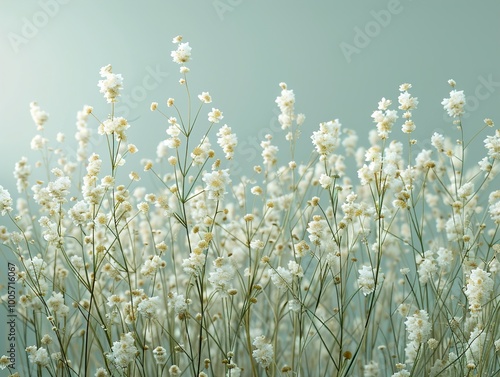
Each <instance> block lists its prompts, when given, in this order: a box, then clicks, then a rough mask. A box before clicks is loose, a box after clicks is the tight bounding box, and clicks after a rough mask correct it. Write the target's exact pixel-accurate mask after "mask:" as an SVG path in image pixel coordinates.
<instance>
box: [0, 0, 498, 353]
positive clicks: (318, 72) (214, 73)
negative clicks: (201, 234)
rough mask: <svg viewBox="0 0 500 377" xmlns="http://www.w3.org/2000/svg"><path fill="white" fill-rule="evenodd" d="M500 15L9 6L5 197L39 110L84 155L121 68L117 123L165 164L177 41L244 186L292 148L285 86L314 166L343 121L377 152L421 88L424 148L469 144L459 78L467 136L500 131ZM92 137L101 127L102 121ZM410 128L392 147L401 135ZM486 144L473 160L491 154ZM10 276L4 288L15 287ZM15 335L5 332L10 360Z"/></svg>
mask: <svg viewBox="0 0 500 377" xmlns="http://www.w3.org/2000/svg"><path fill="white" fill-rule="evenodd" d="M499 16H500V2H498V1H497V0H483V1H475V2H473V1H466V0H439V1H435V0H432V1H431V0H422V1H417V0H413V1H411V0H400V1H397V0H389V1H387V0H370V1H366V0H364V1H360V0H352V1H331V0H330V1H326V0H322V1H305V0H304V1H301V0H293V1H290V0H275V1H269V0H267V1H265V0H220V1H211V0H209V1H200V0H198V1H195V0H183V1H166V0H163V1H159V0H154V1H141V2H139V1H116V0H107V1H97V0H87V1H82V0H40V1H19V0H0V153H1V154H0V156H1V164H0V185H2V186H4V187H6V188H8V189H9V190H10V191H11V193H12V194H13V196H16V194H15V181H14V179H13V176H12V171H13V167H14V164H15V162H16V161H18V160H19V159H20V157H21V156H23V155H25V156H27V157H29V159H30V161H31V163H32V164H33V163H34V161H36V159H37V158H38V157H39V156H38V155H37V154H34V153H33V152H32V151H30V149H29V144H30V140H31V138H32V137H33V136H34V135H35V133H36V128H35V126H34V124H33V122H32V120H31V117H30V113H29V103H30V102H31V101H38V102H39V104H40V106H41V107H42V108H43V109H44V110H45V111H47V112H48V113H49V114H50V119H49V122H48V123H47V124H46V133H45V135H46V137H48V138H49V139H51V140H52V141H54V139H55V135H56V133H57V132H59V131H61V132H64V133H65V134H66V137H67V140H68V143H69V145H70V147H71V146H73V148H76V142H75V141H74V138H73V135H74V133H75V130H76V128H75V120H76V112H77V111H78V110H80V109H81V108H82V106H83V105H84V104H88V105H92V106H94V109H95V113H96V114H97V115H98V116H99V117H100V118H101V119H104V118H105V117H106V115H107V113H108V112H109V107H108V105H107V104H106V103H105V100H104V99H103V97H102V95H101V94H100V93H99V90H98V87H97V82H98V80H99V79H100V77H99V69H100V67H102V66H104V65H106V64H109V63H111V64H112V65H113V68H114V72H116V73H121V74H122V75H123V76H124V79H125V81H124V90H123V95H124V96H128V97H129V98H130V100H129V101H128V104H125V105H121V107H120V111H119V112H118V115H124V116H127V117H128V118H129V120H130V123H131V124H132V127H131V128H130V130H129V132H128V135H129V139H130V142H133V143H135V144H136V145H137V146H138V148H139V153H140V158H142V157H150V158H154V157H155V151H156V145H157V143H158V142H159V141H160V140H162V139H163V138H164V137H165V129H166V126H165V122H164V121H163V119H162V118H161V117H160V116H159V115H158V114H156V113H151V112H150V110H149V105H150V103H151V102H152V101H157V102H159V103H160V104H161V106H163V107H164V108H165V101H166V99H167V98H168V97H174V98H176V100H177V101H178V102H179V103H182V102H183V100H184V92H183V88H181V87H180V86H179V84H178V79H179V77H180V74H179V72H178V66H177V64H175V63H173V62H172V61H171V57H170V51H171V50H172V49H175V45H173V44H172V43H171V40H172V38H173V37H174V36H176V35H178V34H181V35H183V36H184V41H189V43H190V45H191V47H192V48H193V51H192V61H191V62H190V63H189V67H190V68H191V73H189V80H190V88H191V91H192V93H193V94H194V95H196V94H198V93H200V92H201V91H209V92H210V93H211V95H212V97H213V100H214V102H213V104H212V105H213V106H214V107H219V108H220V109H221V110H222V111H223V112H224V120H223V123H227V124H228V125H230V126H231V127H232V128H233V130H234V131H235V132H237V134H238V138H239V143H240V145H239V148H238V150H237V152H236V164H235V166H234V167H233V172H234V173H236V174H244V171H248V170H245V169H250V168H251V167H252V166H253V165H256V164H259V163H260V161H261V159H260V148H259V147H258V144H259V142H260V140H261V139H262V138H263V137H264V135H265V134H266V133H271V134H273V135H275V138H274V140H275V142H276V143H277V144H278V145H280V146H281V147H282V149H286V148H285V145H286V144H285V143H284V140H283V137H282V136H281V134H279V131H278V129H279V125H278V122H277V110H276V105H275V103H274V100H275V98H276V96H278V95H279V93H280V88H279V87H278V83H279V82H281V81H284V82H286V83H287V84H288V86H289V88H291V89H293V90H294V92H295V94H296V101H297V102H296V111H297V112H303V113H305V115H306V122H305V124H304V126H303V136H302V141H301V144H300V147H299V151H300V153H299V156H298V159H304V160H305V159H308V155H309V153H310V151H311V150H312V145H311V144H310V139H309V135H310V134H311V133H312V132H313V131H314V130H316V129H317V127H318V123H319V122H322V121H327V120H330V119H334V118H339V119H340V121H341V123H342V125H343V126H344V127H348V128H352V129H355V130H357V131H358V132H359V134H360V142H361V143H362V144H366V141H365V139H364V136H365V135H366V134H367V133H368V131H369V130H370V129H372V128H373V127H374V125H373V123H372V119H371V118H370V115H371V113H372V111H373V110H375V109H376V108H377V102H378V101H379V100H380V98H381V97H386V98H390V99H392V100H393V102H394V103H397V96H398V93H399V92H398V86H399V84H401V83H403V82H410V83H412V84H413V89H412V90H411V93H412V94H414V95H415V96H417V97H419V101H420V103H419V106H418V107H419V108H418V110H417V111H415V112H414V120H415V123H416V126H417V131H416V132H415V135H414V137H415V138H417V139H418V140H419V144H418V145H417V149H418V148H429V146H430V136H431V135H432V133H433V132H435V131H438V132H446V133H449V134H450V135H452V136H453V137H458V134H457V133H456V131H455V130H454V127H453V126H452V125H451V123H450V120H449V119H448V118H447V117H446V116H445V113H444V110H443V109H442V106H441V105H440V102H441V101H442V99H443V98H444V97H446V96H447V95H448V92H449V91H450V87H449V86H448V84H447V80H448V79H450V78H454V79H455V80H456V81H457V83H458V89H459V90H461V89H463V90H465V93H466V95H468V107H467V108H468V110H469V111H468V113H467V114H466V116H465V118H464V124H465V133H466V135H468V136H472V135H473V134H475V132H476V131H477V130H478V129H479V128H481V127H482V124H483V123H482V121H483V119H484V118H485V117H490V118H492V119H493V120H495V118H496V117H497V115H498V113H499V112H498V109H499V103H500V101H499V99H500V64H499V57H500V49H499V47H500V46H499V44H500V22H499ZM30 25H31V26H30ZM346 51H348V52H351V53H348V52H346ZM151 71H154V72H156V74H154V75H153V74H152V73H151ZM154 77H156V78H155V79H154V80H151V78H154ZM146 87H147V88H146ZM195 99H196V97H195ZM210 108H211V106H210ZM210 108H209V107H207V108H206V109H207V112H208V111H209V109H210ZM120 112H121V113H120ZM205 116H206V115H204V116H203V118H204V117H205ZM497 122H500V119H497ZM401 123H402V122H398V124H401ZM204 124H205V123H203V122H202V123H200V127H204ZM89 125H90V126H91V127H93V128H97V122H94V121H93V120H90V121H89ZM399 128H400V127H399V126H398V127H395V129H394V130H393V134H392V135H393V137H402V136H401V135H400V131H399ZM200 132H202V130H200ZM398 135H400V136H398ZM483 136H485V134H483V135H481V137H480V138H478V141H477V148H475V147H474V153H473V154H472V156H473V160H474V162H475V161H479V160H480V159H481V158H482V157H483V156H484V154H485V153H484V152H483V150H482V149H481V148H482V147H481V144H482V140H483V139H484V137H483ZM405 138H406V137H405ZM403 140H404V139H403ZM212 143H213V144H215V138H214V137H213V138H212ZM96 147H99V146H98V145H97V146H96ZM140 158H137V159H136V161H135V162H134V161H133V158H131V162H132V164H134V163H137V162H138V160H139V159H140ZM282 162H283V163H286V160H282ZM132 166H133V165H132ZM353 175H355V173H354V174H353ZM2 266H3V263H2V265H1V266H0V268H3V269H4V270H5V271H3V270H0V285H1V284H5V283H6V281H5V280H6V279H5V274H6V267H5V268H4V267H2ZM1 293H2V294H4V293H5V290H4V289H3V288H2V292H1ZM1 310H3V309H1ZM0 315H3V312H0ZM3 330H4V326H3V325H2V324H0V353H3V352H4V351H3V339H5V338H6V337H5V335H4V334H3V333H2V331H3Z"/></svg>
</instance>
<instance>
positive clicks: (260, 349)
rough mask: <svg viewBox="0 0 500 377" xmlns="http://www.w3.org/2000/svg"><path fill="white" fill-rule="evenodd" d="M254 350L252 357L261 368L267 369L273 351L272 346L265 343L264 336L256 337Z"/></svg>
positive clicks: (272, 356) (271, 360) (271, 359)
mask: <svg viewBox="0 0 500 377" xmlns="http://www.w3.org/2000/svg"><path fill="white" fill-rule="evenodd" d="M252 344H253V345H254V346H255V349H254V350H253V352H252V356H253V358H254V359H255V361H257V362H258V363H259V364H260V365H261V366H262V367H264V368H267V367H268V366H269V365H271V363H272V362H273V358H274V349H273V345H272V344H269V343H267V342H266V337H265V336H264V335H261V336H257V337H256V338H255V339H254V341H253V343H252Z"/></svg>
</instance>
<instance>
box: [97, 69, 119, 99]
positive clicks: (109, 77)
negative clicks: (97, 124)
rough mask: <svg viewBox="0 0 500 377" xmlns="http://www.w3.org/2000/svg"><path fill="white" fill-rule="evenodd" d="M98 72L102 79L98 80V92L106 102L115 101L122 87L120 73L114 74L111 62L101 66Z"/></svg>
mask: <svg viewBox="0 0 500 377" xmlns="http://www.w3.org/2000/svg"><path fill="white" fill-rule="evenodd" d="M99 74H100V75H101V77H102V78H103V80H99V83H98V84H97V86H99V88H100V90H99V92H100V93H102V94H104V98H106V101H107V102H108V103H113V102H117V97H119V96H120V90H121V89H122V87H123V86H122V84H123V77H122V75H120V74H114V73H113V69H112V67H111V64H108V65H107V66H105V67H102V68H101V70H100V71H99Z"/></svg>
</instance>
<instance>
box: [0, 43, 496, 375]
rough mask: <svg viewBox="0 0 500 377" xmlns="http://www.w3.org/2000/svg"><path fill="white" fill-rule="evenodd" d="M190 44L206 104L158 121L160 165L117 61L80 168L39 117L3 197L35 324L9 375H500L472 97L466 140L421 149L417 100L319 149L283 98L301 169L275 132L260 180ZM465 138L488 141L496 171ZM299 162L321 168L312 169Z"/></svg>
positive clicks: (485, 196)
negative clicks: (139, 136)
mask: <svg viewBox="0 0 500 377" xmlns="http://www.w3.org/2000/svg"><path fill="white" fill-rule="evenodd" d="M173 43H174V44H175V45H176V49H175V50H174V51H172V53H171V56H172V59H173V62H174V63H177V64H179V66H180V76H181V78H180V80H179V83H180V85H182V86H183V87H184V88H185V90H186V97H185V98H178V99H173V98H168V99H167V98H165V99H162V101H161V103H156V102H154V103H152V104H151V111H154V112H156V113H157V114H158V123H159V124H161V125H163V127H164V128H165V130H166V137H165V139H164V140H161V141H160V142H159V144H158V147H157V151H156V155H155V154H154V153H153V155H147V153H145V152H144V151H138V149H137V147H136V146H135V145H134V144H133V140H129V139H128V138H127V130H128V129H129V127H135V126H136V125H135V124H129V122H128V120H127V119H124V118H123V117H118V116H115V114H114V108H115V105H116V103H117V102H119V101H120V91H121V90H122V87H123V81H124V80H123V78H122V76H121V75H120V74H117V73H115V72H113V69H112V66H111V65H107V66H105V67H103V68H102V69H101V71H100V75H101V80H100V81H99V82H98V87H99V89H100V92H101V93H102V94H103V96H104V98H105V99H106V101H107V102H108V103H109V114H97V113H95V112H94V109H93V108H92V107H91V106H84V107H83V109H82V110H80V111H79V112H78V114H77V130H76V135H75V137H76V140H77V142H78V148H77V150H76V151H75V152H74V153H69V152H68V149H65V147H64V145H65V143H68V141H66V138H65V136H64V135H63V134H58V136H57V140H55V141H49V140H48V139H47V138H46V137H45V136H44V128H45V127H46V125H47V122H48V114H47V113H46V112H45V111H44V110H43V109H42V108H41V107H40V106H39V105H38V104H37V103H35V102H33V103H32V104H31V107H30V110H31V115H32V117H33V120H34V122H35V124H36V130H37V134H36V135H35V136H34V138H33V139H32V142H31V149H33V150H36V151H39V153H40V161H39V162H34V163H32V162H30V161H28V160H27V159H26V158H24V157H22V158H21V159H20V160H19V162H18V163H17V164H16V166H15V170H14V176H15V179H16V182H17V191H18V193H16V195H12V193H9V192H8V191H7V190H6V189H4V187H3V186H0V212H1V215H2V216H3V217H4V218H3V220H5V223H6V224H8V225H6V226H1V227H0V239H1V245H0V247H1V251H2V254H4V256H5V259H7V260H9V261H15V263H11V262H9V263H8V268H9V277H11V276H12V280H13V281H15V286H16V288H15V292H16V297H15V299H14V298H11V299H9V297H10V296H9V293H8V292H7V294H6V291H5V290H2V292H1V294H2V299H1V304H2V305H3V306H4V307H5V310H7V312H9V313H11V314H12V315H13V316H14V315H15V318H16V329H15V334H16V342H15V344H14V346H13V348H11V349H10V350H9V349H7V350H4V349H2V350H0V356H1V355H3V356H2V357H1V358H0V368H1V369H4V371H3V372H1V373H7V374H5V375H10V376H53V377H56V376H85V377H86V376H95V377H104V376H144V377H146V376H147V377H154V376H172V377H174V376H193V377H202V376H211V377H212V376H213V377H215V376H227V377H238V376H283V377H292V376H297V377H298V376H300V377H306V376H365V377H370V376H393V377H403V376H432V377H435V376H442V377H445V376H450V377H454V376H500V358H499V357H500V328H499V326H500V297H499V292H500V289H499V288H500V276H499V273H500V272H499V271H500V263H499V261H498V257H499V256H500V233H499V227H500V189H498V188H499V187H500V185H499V180H498V179H497V175H498V172H499V169H500V167H499V165H500V130H499V129H497V128H495V125H494V122H493V120H491V119H489V118H487V119H485V120H484V124H483V125H482V126H479V127H478V126H477V125H469V124H466V122H465V121H464V122H462V116H463V115H464V106H465V95H464V92H463V91H461V90H458V89H459V88H458V86H457V84H456V83H455V82H454V81H453V80H449V84H450V86H451V91H450V92H449V94H448V93H443V97H445V98H444V99H443V101H442V106H443V111H446V112H447V114H448V116H449V117H450V118H452V119H453V125H452V126H450V127H449V134H447V135H442V134H439V133H434V134H433V135H429V137H431V141H432V147H431V148H429V149H422V148H418V145H419V141H418V140H414V139H413V138H412V132H413V131H414V130H415V128H416V127H418V124H415V123H414V122H413V120H412V113H413V112H414V111H418V109H417V106H418V99H417V98H416V97H414V96H412V94H411V93H410V91H411V89H412V86H411V85H410V84H407V83H405V84H402V85H401V86H400V87H399V95H398V96H397V100H395V101H394V103H393V101H392V100H390V99H386V98H382V99H381V100H380V102H379V103H378V105H376V106H377V107H376V110H374V112H373V114H372V118H373V129H372V130H370V131H369V133H368V138H367V140H358V139H359V138H358V135H357V134H356V132H355V131H354V130H352V129H348V128H344V127H343V126H342V125H341V122H340V120H339V119H332V120H327V121H325V122H324V123H321V124H320V125H319V126H316V125H308V126H307V129H309V130H311V129H313V130H314V131H313V132H306V130H305V126H304V125H305V124H306V123H307V120H306V117H305V116H304V115H303V114H300V113H296V111H295V95H294V92H293V90H291V89H289V88H288V87H287V85H286V84H285V83H280V84H279V90H277V94H279V95H278V97H277V98H276V104H277V106H278V107H279V110H280V115H279V122H280V124H281V128H282V131H283V132H282V134H279V135H274V138H278V137H279V138H283V140H286V142H287V143H288V145H289V150H288V151H286V153H287V154H288V157H286V158H285V159H284V160H283V161H281V160H280V159H282V156H283V155H284V152H285V151H283V150H282V151H278V147H277V143H276V141H275V140H273V136H271V135H267V136H266V138H265V139H264V140H262V141H261V143H260V146H261V148H262V149H261V155H262V161H261V164H260V165H257V166H247V167H246V168H247V170H246V171H245V172H244V173H243V174H238V175H235V174H231V167H232V166H233V165H232V164H233V162H234V161H233V159H234V154H235V151H236V150H237V148H238V138H237V135H236V134H235V133H234V132H233V130H232V129H231V127H230V126H229V125H227V124H224V123H223V119H224V115H223V112H222V111H221V110H220V109H219V108H215V107H212V98H211V96H210V94H209V93H208V92H202V93H200V94H192V93H191V92H190V90H189V68H188V65H189V60H190V57H191V47H190V46H189V43H187V42H184V41H182V37H180V36H178V37H176V38H174V40H173ZM96 81H97V79H96ZM277 89H278V87H277ZM395 89H396V90H395V92H396V93H397V88H395ZM396 102H397V103H396ZM181 104H182V105H181ZM467 127H474V128H475V129H477V133H476V134H475V135H474V137H473V139H477V138H481V140H484V143H483V145H484V149H483V151H482V152H481V154H482V156H484V157H483V158H482V159H479V160H478V161H475V160H473V158H471V157H470V153H469V150H468V147H469V146H470V145H471V142H472V140H473V139H471V140H465V138H464V129H465V128H467ZM200 130H201V133H202V134H203V136H202V137H201V140H200V139H199V138H198V137H197V138H196V139H195V138H194V136H193V135H195V134H197V133H198V132H200ZM195 131H196V132H195ZM96 134H97V135H98V137H100V138H102V139H103V140H105V142H104V144H105V145H106V152H105V153H96V151H95V150H93V144H92V142H91V140H92V137H95V136H96ZM93 135H94V136H93ZM299 148H300V149H301V150H303V149H304V148H305V149H310V150H311V152H312V153H311V159H310V160H309V161H306V162H299V161H295V158H296V153H297V150H298V149H299ZM476 154H477V153H476ZM20 157H21V156H20ZM129 159H130V160H136V161H141V164H142V166H143V171H140V172H134V171H130V169H128V168H127V163H126V160H129ZM146 177H148V179H146ZM145 181H148V182H150V181H153V182H155V184H154V185H149V186H150V187H148V185H144V184H143V182H145ZM2 283H3V282H2ZM10 283H11V281H10V280H9V289H10V287H11V285H10ZM4 284H5V283H4ZM12 284H14V282H13V283H12ZM13 291H14V290H13ZM14 313H15V314H14Z"/></svg>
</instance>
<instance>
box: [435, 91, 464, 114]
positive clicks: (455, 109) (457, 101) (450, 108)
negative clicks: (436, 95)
mask: <svg viewBox="0 0 500 377" xmlns="http://www.w3.org/2000/svg"><path fill="white" fill-rule="evenodd" d="M441 105H443V108H444V109H445V110H446V111H447V112H448V115H449V116H451V117H453V118H456V117H459V116H461V115H463V114H464V106H465V95H464V92H463V90H460V91H457V90H452V91H451V92H450V98H444V99H443V101H442V102H441Z"/></svg>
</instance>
